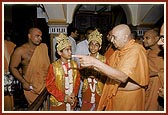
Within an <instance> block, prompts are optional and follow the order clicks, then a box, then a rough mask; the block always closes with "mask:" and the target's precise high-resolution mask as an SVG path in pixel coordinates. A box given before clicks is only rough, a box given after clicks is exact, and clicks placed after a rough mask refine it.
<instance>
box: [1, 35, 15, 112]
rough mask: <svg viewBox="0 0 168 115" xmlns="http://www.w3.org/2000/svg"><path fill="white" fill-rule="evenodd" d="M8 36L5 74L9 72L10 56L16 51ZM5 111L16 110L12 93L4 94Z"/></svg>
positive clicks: (5, 49)
mask: <svg viewBox="0 0 168 115" xmlns="http://www.w3.org/2000/svg"><path fill="white" fill-rule="evenodd" d="M7 37H8V36H5V40H4V74H8V72H9V62H10V56H11V54H12V53H13V51H14V48H15V46H16V45H15V44H14V43H13V42H11V41H10V40H7ZM10 87H11V86H10ZM4 93H5V94H4V110H5V111H13V109H14V100H13V95H12V94H10V91H9V90H8V91H7V92H6V91H5V92H4Z"/></svg>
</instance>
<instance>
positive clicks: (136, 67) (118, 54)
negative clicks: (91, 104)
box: [97, 40, 149, 111]
mask: <svg viewBox="0 0 168 115" xmlns="http://www.w3.org/2000/svg"><path fill="white" fill-rule="evenodd" d="M109 65H110V66H111V67H113V68H116V69H118V70H120V71H122V72H124V73H125V74H126V75H127V76H129V78H131V79H132V80H133V81H135V82H136V83H137V84H139V85H140V86H146V85H147V84H148V80H149V77H148V62H147V57H146V50H145V49H144V48H143V46H141V45H139V44H137V43H135V41H134V40H130V41H129V42H128V44H126V45H125V47H124V48H123V49H121V50H116V51H115V52H114V53H113V55H112V56H111V57H110V58H109ZM118 86H119V84H118V83H117V82H116V81H114V80H112V79H109V78H108V79H107V81H106V84H105V86H104V89H103V94H102V96H101V99H100V102H99V106H98V109H97V110H99V111H102V110H107V111H109V110H113V111H114V110H143V109H144V96H145V95H144V90H143V91H138V92H134V91H132V92H131V91H118ZM142 89H143V88H142ZM121 92H122V93H121ZM135 93H136V94H135ZM124 95H125V96H124ZM132 95H133V96H134V97H132V98H133V99H131V96H132ZM139 96H141V97H139ZM140 98H141V99H140ZM134 99H139V100H140V101H138V102H136V103H135V100H134ZM128 100H129V101H128ZM122 104H123V105H122ZM133 104H134V105H133ZM139 104H140V106H137V105H139ZM133 106H134V107H133Z"/></svg>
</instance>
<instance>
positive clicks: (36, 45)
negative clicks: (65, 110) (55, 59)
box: [10, 28, 50, 105]
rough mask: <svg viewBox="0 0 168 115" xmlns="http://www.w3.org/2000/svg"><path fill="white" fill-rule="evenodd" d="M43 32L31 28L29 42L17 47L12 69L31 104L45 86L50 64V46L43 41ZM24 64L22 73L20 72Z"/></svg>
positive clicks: (12, 58) (13, 56) (11, 65)
mask: <svg viewBox="0 0 168 115" xmlns="http://www.w3.org/2000/svg"><path fill="white" fill-rule="evenodd" d="M41 36H42V32H41V30H39V29H38V28H31V29H29V33H28V43H25V44H23V45H22V46H20V47H18V48H16V49H15V51H14V53H13V55H12V57H11V63H10V70H11V72H12V74H13V75H14V77H16V78H17V79H18V80H19V81H20V82H21V83H22V86H23V89H24V94H25V97H26V99H27V101H28V103H29V105H30V104H32V103H33V101H34V100H35V99H36V98H37V97H38V95H39V94H40V93H41V92H42V90H43V89H44V87H45V79H46V76H47V71H48V67H49V64H50V60H49V56H48V48H47V46H46V44H44V43H41V41H42V38H41ZM19 65H21V66H22V73H20V72H19V68H18V67H19Z"/></svg>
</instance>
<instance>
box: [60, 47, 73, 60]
mask: <svg viewBox="0 0 168 115" xmlns="http://www.w3.org/2000/svg"><path fill="white" fill-rule="evenodd" d="M60 56H61V57H62V58H64V59H66V60H67V59H70V58H71V56H72V49H71V46H68V47H66V48H64V49H63V50H62V51H61V52H60Z"/></svg>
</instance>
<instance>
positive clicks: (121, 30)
mask: <svg viewBox="0 0 168 115" xmlns="http://www.w3.org/2000/svg"><path fill="white" fill-rule="evenodd" d="M112 35H113V39H112V40H111V41H112V42H113V44H114V46H115V47H116V48H117V49H122V48H123V47H124V46H125V45H126V44H127V42H129V41H130V39H131V36H130V35H131V30H130V28H129V26H128V25H126V24H120V25H117V26H116V27H114V28H113V30H112Z"/></svg>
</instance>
